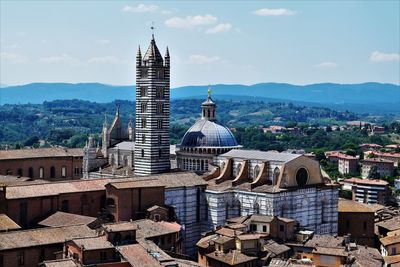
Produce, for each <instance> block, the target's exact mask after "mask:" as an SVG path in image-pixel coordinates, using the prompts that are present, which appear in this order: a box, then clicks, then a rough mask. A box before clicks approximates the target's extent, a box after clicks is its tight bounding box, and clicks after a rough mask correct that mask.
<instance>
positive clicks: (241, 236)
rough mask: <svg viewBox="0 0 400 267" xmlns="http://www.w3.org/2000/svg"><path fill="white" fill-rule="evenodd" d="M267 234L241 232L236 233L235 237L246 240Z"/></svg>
mask: <svg viewBox="0 0 400 267" xmlns="http://www.w3.org/2000/svg"><path fill="white" fill-rule="evenodd" d="M267 236H268V235H267V234H242V235H238V236H237V239H239V240H240V241H246V240H255V239H260V238H264V237H267Z"/></svg>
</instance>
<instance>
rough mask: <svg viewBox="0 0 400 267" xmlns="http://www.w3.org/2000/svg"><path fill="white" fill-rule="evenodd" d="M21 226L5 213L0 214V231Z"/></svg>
mask: <svg viewBox="0 0 400 267" xmlns="http://www.w3.org/2000/svg"><path fill="white" fill-rule="evenodd" d="M17 229H21V227H20V226H19V225H18V224H17V223H16V222H14V221H13V220H11V219H10V217H8V216H7V215H5V214H0V231H8V230H17Z"/></svg>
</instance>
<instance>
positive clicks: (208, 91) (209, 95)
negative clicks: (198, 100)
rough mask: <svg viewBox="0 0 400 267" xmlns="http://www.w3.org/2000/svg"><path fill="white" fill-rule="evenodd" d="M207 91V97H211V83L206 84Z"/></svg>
mask: <svg viewBox="0 0 400 267" xmlns="http://www.w3.org/2000/svg"><path fill="white" fill-rule="evenodd" d="M207 93H208V97H211V85H208V90H207Z"/></svg>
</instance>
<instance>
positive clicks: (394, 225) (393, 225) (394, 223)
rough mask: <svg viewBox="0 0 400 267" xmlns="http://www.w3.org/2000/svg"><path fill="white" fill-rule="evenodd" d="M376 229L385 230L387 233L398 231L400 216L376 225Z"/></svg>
mask: <svg viewBox="0 0 400 267" xmlns="http://www.w3.org/2000/svg"><path fill="white" fill-rule="evenodd" d="M376 225H377V226H378V227H382V228H385V229H387V230H389V231H395V230H399V229H400V216H396V217H393V218H391V219H389V220H386V221H381V222H378V223H376Z"/></svg>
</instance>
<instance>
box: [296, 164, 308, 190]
mask: <svg viewBox="0 0 400 267" xmlns="http://www.w3.org/2000/svg"><path fill="white" fill-rule="evenodd" d="M307 181H308V172H307V170H306V169H305V168H300V169H298V170H297V172H296V182H297V184H298V185H299V186H305V185H306V184H307Z"/></svg>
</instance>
